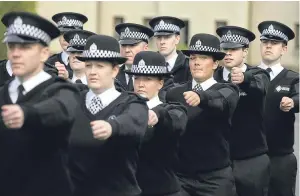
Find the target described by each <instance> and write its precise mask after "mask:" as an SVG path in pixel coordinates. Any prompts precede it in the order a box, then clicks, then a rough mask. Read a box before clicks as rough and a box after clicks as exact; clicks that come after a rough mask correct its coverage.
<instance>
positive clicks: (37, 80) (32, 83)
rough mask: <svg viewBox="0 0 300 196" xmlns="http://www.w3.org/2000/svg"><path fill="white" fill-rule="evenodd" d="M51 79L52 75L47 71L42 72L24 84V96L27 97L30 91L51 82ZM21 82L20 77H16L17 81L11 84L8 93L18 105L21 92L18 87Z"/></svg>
mask: <svg viewBox="0 0 300 196" xmlns="http://www.w3.org/2000/svg"><path fill="white" fill-rule="evenodd" d="M50 78H51V75H49V74H48V73H46V72H45V71H41V72H40V73H38V74H37V75H35V76H33V77H31V78H30V79H28V80H27V81H25V82H23V87H24V91H23V94H24V95H25V94H26V93H28V92H29V91H31V90H32V89H33V88H35V87H36V86H38V85H39V84H41V83H43V82H45V81H46V80H49V79H50ZM20 84H21V81H20V79H19V78H18V77H15V79H14V80H13V81H12V82H11V83H10V84H9V87H8V92H9V96H10V98H11V100H12V102H13V103H16V101H17V98H18V94H19V90H18V87H19V86H20Z"/></svg>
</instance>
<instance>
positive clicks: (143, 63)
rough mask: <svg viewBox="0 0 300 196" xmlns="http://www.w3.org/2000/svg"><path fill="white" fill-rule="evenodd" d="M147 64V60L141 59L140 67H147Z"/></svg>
mask: <svg viewBox="0 0 300 196" xmlns="http://www.w3.org/2000/svg"><path fill="white" fill-rule="evenodd" d="M145 66H146V63H145V61H144V60H143V59H141V60H140V61H139V64H138V67H139V68H143V67H145Z"/></svg>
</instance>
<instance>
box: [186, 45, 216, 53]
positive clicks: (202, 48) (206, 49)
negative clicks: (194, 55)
mask: <svg viewBox="0 0 300 196" xmlns="http://www.w3.org/2000/svg"><path fill="white" fill-rule="evenodd" d="M189 50H194V51H202V52H220V51H219V50H218V49H216V48H213V47H210V46H203V45H200V46H199V45H192V46H190V47H189Z"/></svg>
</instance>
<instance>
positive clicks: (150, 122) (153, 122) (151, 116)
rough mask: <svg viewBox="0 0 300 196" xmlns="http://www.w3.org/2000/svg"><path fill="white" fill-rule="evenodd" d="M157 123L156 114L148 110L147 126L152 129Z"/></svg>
mask: <svg viewBox="0 0 300 196" xmlns="http://www.w3.org/2000/svg"><path fill="white" fill-rule="evenodd" d="M157 123H158V118H157V115H156V113H155V112H154V111H153V110H149V119H148V126H149V127H153V126H154V125H156V124H157Z"/></svg>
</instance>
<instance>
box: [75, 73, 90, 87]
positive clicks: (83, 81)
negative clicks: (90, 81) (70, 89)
mask: <svg viewBox="0 0 300 196" xmlns="http://www.w3.org/2000/svg"><path fill="white" fill-rule="evenodd" d="M78 79H79V80H81V82H82V84H85V85H87V79H86V76H83V77H82V78H77V77H76V76H75V74H73V78H72V82H73V83H75V82H76V80H78Z"/></svg>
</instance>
